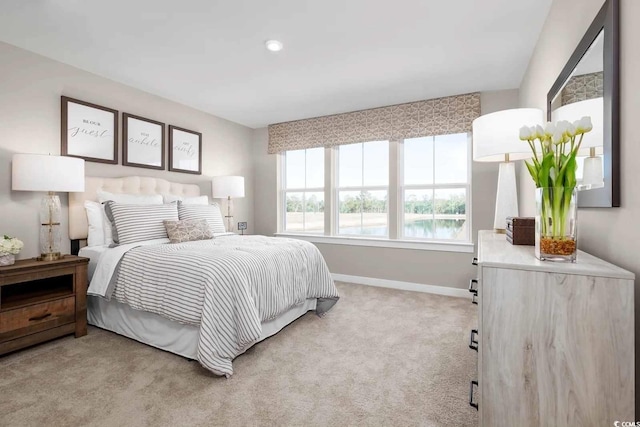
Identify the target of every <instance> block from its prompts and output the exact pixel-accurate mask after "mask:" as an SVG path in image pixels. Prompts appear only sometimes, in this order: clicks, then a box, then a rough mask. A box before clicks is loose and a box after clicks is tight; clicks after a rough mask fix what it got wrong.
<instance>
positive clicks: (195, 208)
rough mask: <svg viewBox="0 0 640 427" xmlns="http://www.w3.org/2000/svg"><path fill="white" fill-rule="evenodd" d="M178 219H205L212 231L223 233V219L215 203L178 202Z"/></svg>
mask: <svg viewBox="0 0 640 427" xmlns="http://www.w3.org/2000/svg"><path fill="white" fill-rule="evenodd" d="M178 214H179V215H180V220H192V219H206V220H207V223H208V224H209V227H210V229H211V232H212V233H224V232H226V231H227V230H225V228H224V220H223V219H222V214H221V213H220V206H218V204H217V203H213V204H211V205H185V204H183V203H180V202H178Z"/></svg>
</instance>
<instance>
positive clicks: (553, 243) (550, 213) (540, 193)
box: [536, 187, 578, 262]
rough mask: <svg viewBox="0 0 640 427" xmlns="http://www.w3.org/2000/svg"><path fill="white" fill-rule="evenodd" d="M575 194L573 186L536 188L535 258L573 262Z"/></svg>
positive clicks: (576, 212) (575, 230)
mask: <svg viewBox="0 0 640 427" xmlns="http://www.w3.org/2000/svg"><path fill="white" fill-rule="evenodd" d="M577 253H578V193H577V191H576V189H575V187H571V188H569V187H545V188H537V189H536V258H538V259H539V260H541V261H560V262H576V255H577Z"/></svg>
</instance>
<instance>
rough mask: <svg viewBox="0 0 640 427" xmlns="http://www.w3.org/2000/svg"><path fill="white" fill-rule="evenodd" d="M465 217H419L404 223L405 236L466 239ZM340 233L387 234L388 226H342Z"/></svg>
mask: <svg viewBox="0 0 640 427" xmlns="http://www.w3.org/2000/svg"><path fill="white" fill-rule="evenodd" d="M464 223H465V220H464V219H435V220H433V219H419V220H416V221H412V222H410V223H406V224H405V225H404V236H405V237H413V238H423V239H437V240H464V239H465V238H466V236H465V230H464V228H465V227H464V225H465V224H464ZM340 234H358V235H366V236H385V235H386V234H387V227H386V226H373V227H365V228H363V229H361V228H360V227H347V228H340Z"/></svg>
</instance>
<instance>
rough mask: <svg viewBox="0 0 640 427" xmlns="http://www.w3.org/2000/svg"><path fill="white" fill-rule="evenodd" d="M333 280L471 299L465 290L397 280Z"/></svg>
mask: <svg viewBox="0 0 640 427" xmlns="http://www.w3.org/2000/svg"><path fill="white" fill-rule="evenodd" d="M331 276H332V277H333V280H337V281H338V282H347V283H356V284H358V285H367V286H377V287H379V288H391V289H400V290H403V291H415V292H425V293H428V294H437V295H446V296H450V297H457V298H467V299H469V298H471V294H470V293H469V291H468V290H467V289H460V288H449V287H446V286H434V285H423V284H421V283H412V282H400V281H398V280H387V279H376V278H374V277H363V276H350V275H348V274H337V273H332V274H331Z"/></svg>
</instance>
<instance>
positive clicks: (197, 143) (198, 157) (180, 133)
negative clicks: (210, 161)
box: [169, 125, 202, 175]
mask: <svg viewBox="0 0 640 427" xmlns="http://www.w3.org/2000/svg"><path fill="white" fill-rule="evenodd" d="M169 170H170V171H174V172H184V173H192V174H196V175H201V174H202V134H201V133H199V132H194V131H192V130H187V129H183V128H179V127H177V126H171V125H170V126H169Z"/></svg>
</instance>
